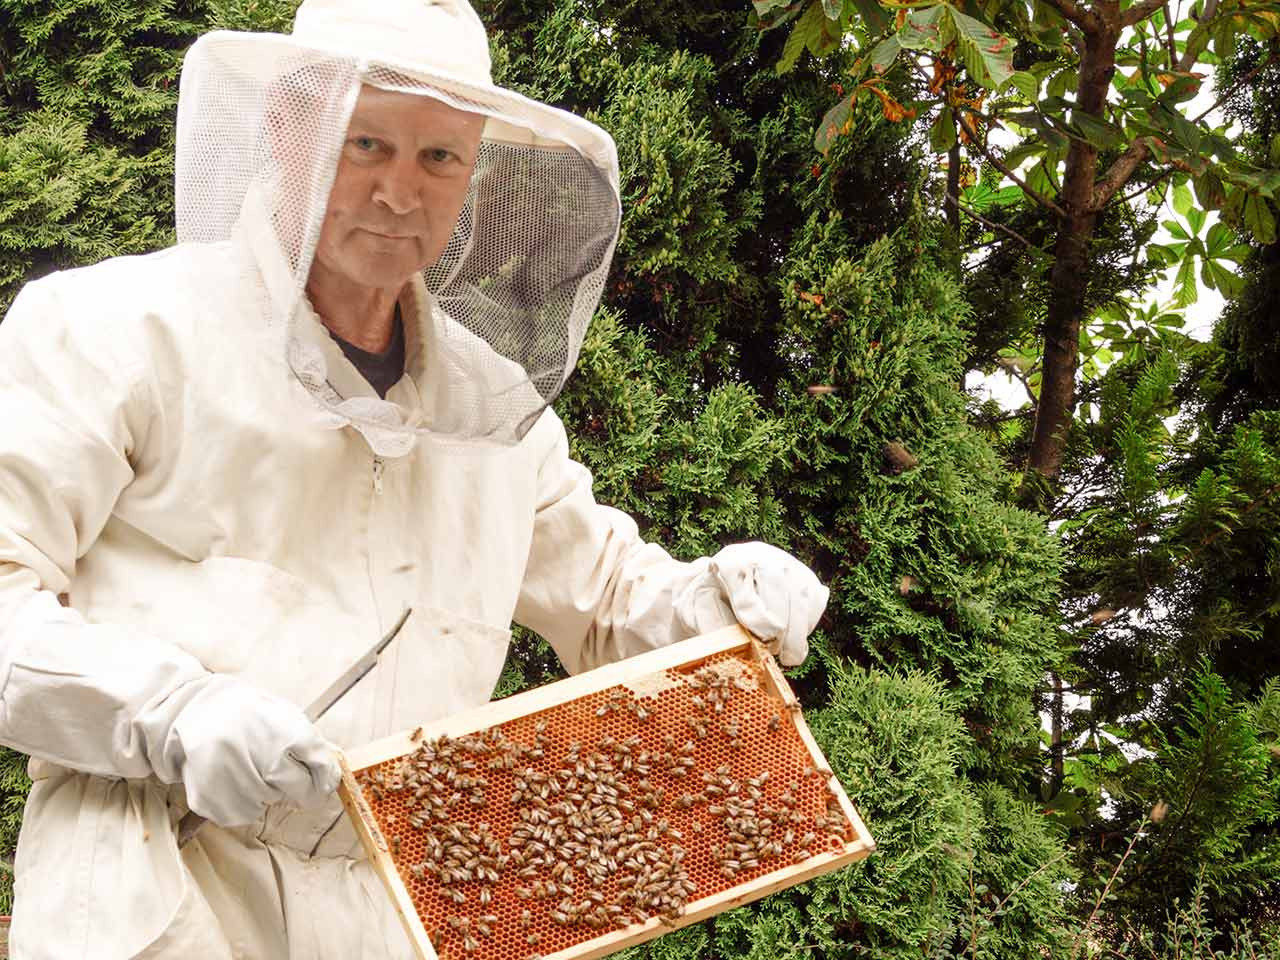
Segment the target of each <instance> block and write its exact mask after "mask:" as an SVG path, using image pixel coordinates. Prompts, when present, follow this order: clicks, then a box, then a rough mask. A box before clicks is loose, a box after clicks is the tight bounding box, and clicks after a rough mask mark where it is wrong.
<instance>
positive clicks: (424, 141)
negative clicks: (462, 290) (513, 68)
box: [311, 86, 484, 290]
mask: <svg viewBox="0 0 1280 960" xmlns="http://www.w3.org/2000/svg"><path fill="white" fill-rule="evenodd" d="M483 130H484V117H483V116H481V115H479V114H475V113H464V112H463V111H461V110H455V109H454V108H453V107H450V106H447V105H446V104H443V103H441V102H440V101H438V100H434V99H432V98H431V97H426V96H413V95H410V94H404V93H392V92H390V91H387V90H380V89H377V88H376V87H368V86H366V87H363V88H362V89H361V92H360V99H359V100H358V101H357V102H356V107H355V110H354V112H353V113H352V115H351V123H350V126H349V127H348V129H347V137H346V140H345V141H344V142H343V145H342V156H341V159H340V160H339V162H338V172H337V175H336V177H335V178H334V181H333V190H332V191H331V192H330V194H329V205H328V208H327V209H326V211H325V218H324V224H323V225H322V227H321V228H320V240H319V243H318V244H317V247H316V255H315V261H314V263H313V265H312V267H311V276H312V278H313V279H315V278H316V275H317V274H318V273H327V274H330V276H328V277H325V278H323V279H325V280H336V281H339V282H340V283H341V282H345V283H348V284H351V283H354V284H356V285H358V286H362V287H378V288H383V289H387V288H394V289H396V290H399V289H400V288H401V287H402V286H403V285H404V284H405V283H406V282H407V281H408V279H409V278H410V277H411V276H412V275H413V274H414V273H415V272H418V271H420V270H423V269H425V268H426V267H429V266H430V265H431V264H433V263H435V262H436V260H438V259H439V258H440V255H441V254H442V253H443V252H444V248H445V246H446V244H448V242H449V237H450V235H451V234H452V233H453V228H454V226H455V225H456V223H457V220H458V213H459V212H460V211H461V209H462V204H463V201H464V200H465V198H466V195H467V187H468V185H469V183H470V180H471V171H472V168H474V166H475V162H476V151H477V150H478V148H479V145H480V135H481V133H482V131H483Z"/></svg>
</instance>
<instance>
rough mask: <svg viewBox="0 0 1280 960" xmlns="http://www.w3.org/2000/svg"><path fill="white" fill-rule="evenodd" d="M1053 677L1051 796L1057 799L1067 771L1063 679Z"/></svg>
mask: <svg viewBox="0 0 1280 960" xmlns="http://www.w3.org/2000/svg"><path fill="white" fill-rule="evenodd" d="M1051 676H1052V677H1053V704H1052V705H1051V706H1050V708H1049V722H1050V730H1049V737H1050V740H1049V763H1050V773H1049V796H1050V797H1056V796H1057V795H1058V794H1059V793H1061V792H1062V781H1063V779H1064V775H1065V773H1066V769H1065V764H1064V752H1065V751H1064V747H1063V744H1062V713H1063V709H1062V678H1061V677H1060V676H1058V675H1057V674H1056V673H1055V674H1051Z"/></svg>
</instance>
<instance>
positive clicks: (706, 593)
mask: <svg viewBox="0 0 1280 960" xmlns="http://www.w3.org/2000/svg"><path fill="white" fill-rule="evenodd" d="M829 593H830V591H828V590H827V588H826V587H824V586H823V585H822V584H821V583H820V582H819V581H818V578H817V577H816V576H814V573H813V571H812V570H810V569H809V568H808V567H806V566H805V565H804V564H803V563H801V562H800V561H799V560H797V559H796V558H795V557H793V556H791V554H789V553H787V552H785V551H783V550H779V549H778V548H777V547H772V546H770V545H769V544H767V543H734V544H730V545H729V546H727V547H725V548H724V549H723V550H721V551H720V552H719V553H717V554H716V555H715V556H714V557H712V558H711V559H710V560H708V561H707V567H706V570H705V571H703V572H702V573H700V574H699V575H697V576H696V577H694V579H693V580H691V581H690V582H689V584H688V585H687V586H685V587H684V588H683V589H682V590H681V591H680V593H679V595H678V596H677V597H676V601H675V609H676V616H677V617H678V618H679V619H680V620H681V621H682V622H683V624H684V626H685V628H686V629H688V630H689V631H690V632H691V634H698V633H708V632H710V631H712V630H718V629H719V628H721V627H727V626H730V625H731V624H733V623H735V622H736V623H740V624H742V626H744V627H746V628H747V629H748V630H750V631H751V632H752V633H753V634H755V635H756V636H757V637H759V638H760V639H761V640H762V641H764V643H765V646H766V647H768V649H769V652H770V653H772V654H773V655H774V656H776V657H777V658H778V660H779V661H780V662H781V663H782V665H783V666H787V667H794V666H798V665H799V664H801V663H803V662H804V658H805V657H807V656H808V655H809V640H808V637H809V634H810V633H812V632H813V628H814V627H816V626H817V625H818V619H819V618H820V617H821V616H822V611H823V610H825V609H826V607H827V598H828V596H829Z"/></svg>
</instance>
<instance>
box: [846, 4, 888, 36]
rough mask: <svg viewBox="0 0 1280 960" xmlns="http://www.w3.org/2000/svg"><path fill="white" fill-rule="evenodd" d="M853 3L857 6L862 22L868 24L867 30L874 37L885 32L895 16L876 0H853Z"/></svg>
mask: <svg viewBox="0 0 1280 960" xmlns="http://www.w3.org/2000/svg"><path fill="white" fill-rule="evenodd" d="M853 5H854V7H856V8H857V10H858V16H859V17H861V18H862V22H863V23H864V24H866V26H867V32H868V33H869V34H870V35H871V36H873V37H874V36H877V35H879V34H881V33H883V32H884V31H885V30H886V29H887V28H888V27H889V24H890V23H892V22H893V18H892V17H890V16H889V14H888V13H887V12H886V11H885V9H884V7H882V6H880V4H879V3H877V2H876V0H853Z"/></svg>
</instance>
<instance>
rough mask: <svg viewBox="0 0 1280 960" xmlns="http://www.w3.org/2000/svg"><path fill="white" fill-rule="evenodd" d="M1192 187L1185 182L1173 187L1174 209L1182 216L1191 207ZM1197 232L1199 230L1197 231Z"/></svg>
mask: <svg viewBox="0 0 1280 960" xmlns="http://www.w3.org/2000/svg"><path fill="white" fill-rule="evenodd" d="M1191 206H1192V200H1191V188H1190V187H1188V186H1187V185H1186V184H1185V183H1179V184H1177V185H1175V186H1174V188H1173V210H1174V212H1175V213H1176V214H1177V215H1178V216H1180V217H1185V216H1186V215H1187V211H1188V210H1190V209H1191ZM1196 232H1197V233H1198V232H1199V231H1196Z"/></svg>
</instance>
